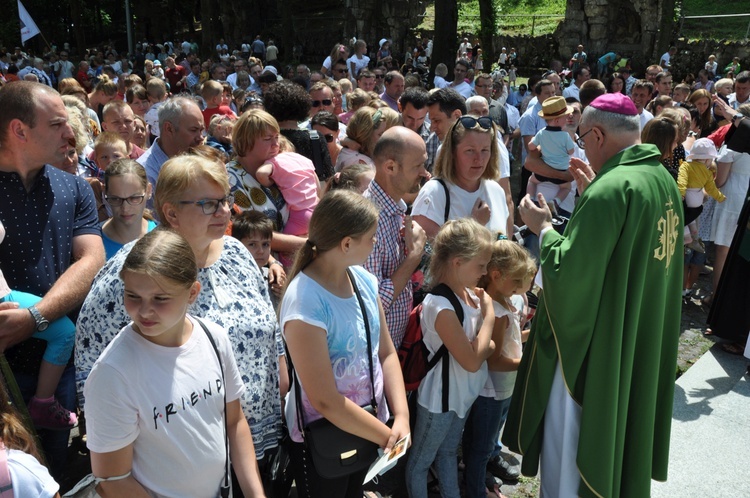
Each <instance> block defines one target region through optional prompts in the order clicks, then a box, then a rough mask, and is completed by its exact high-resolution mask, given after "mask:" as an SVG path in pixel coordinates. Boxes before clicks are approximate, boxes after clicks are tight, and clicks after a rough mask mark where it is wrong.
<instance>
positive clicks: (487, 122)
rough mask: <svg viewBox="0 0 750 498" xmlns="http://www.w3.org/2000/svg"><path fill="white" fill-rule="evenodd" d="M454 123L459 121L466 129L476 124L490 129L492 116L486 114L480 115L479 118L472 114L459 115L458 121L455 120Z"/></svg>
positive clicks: (474, 126)
mask: <svg viewBox="0 0 750 498" xmlns="http://www.w3.org/2000/svg"><path fill="white" fill-rule="evenodd" d="M456 123H461V126H463V127H464V128H466V129H467V130H471V129H473V128H476V127H477V125H478V126H479V127H480V128H482V129H483V130H491V129H492V118H490V117H487V116H482V117H481V118H475V117H473V116H461V117H460V118H458V121H456Z"/></svg>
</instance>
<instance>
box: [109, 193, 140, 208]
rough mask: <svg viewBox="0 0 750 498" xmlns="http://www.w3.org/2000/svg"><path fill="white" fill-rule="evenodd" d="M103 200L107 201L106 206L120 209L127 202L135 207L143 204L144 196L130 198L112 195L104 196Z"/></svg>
mask: <svg viewBox="0 0 750 498" xmlns="http://www.w3.org/2000/svg"><path fill="white" fill-rule="evenodd" d="M104 198H105V199H106V200H107V204H109V205H110V206H112V207H120V206H122V203H123V202H127V203H128V204H130V205H131V206H137V205H139V204H142V203H143V199H145V198H146V194H140V195H131V196H130V197H116V196H114V195H105V196H104Z"/></svg>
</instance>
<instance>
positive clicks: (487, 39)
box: [479, 0, 496, 73]
mask: <svg viewBox="0 0 750 498" xmlns="http://www.w3.org/2000/svg"><path fill="white" fill-rule="evenodd" d="M492 4H493V1H492V0H479V16H480V20H481V22H482V28H481V29H480V30H479V38H480V40H481V41H482V62H483V63H484V68H485V69H484V70H483V72H485V73H489V72H490V71H491V70H492V63H493V62H495V47H494V46H493V44H492V39H493V38H494V36H495V26H496V24H495V8H494V7H493V5H492Z"/></svg>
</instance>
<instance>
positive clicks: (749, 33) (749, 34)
mask: <svg viewBox="0 0 750 498" xmlns="http://www.w3.org/2000/svg"><path fill="white" fill-rule="evenodd" d="M720 17H750V13H748V14H716V15H707V16H680V32H682V26H683V22H684V20H685V19H717V18H720ZM748 38H750V21H748V23H747V31H745V40H747V39H748Z"/></svg>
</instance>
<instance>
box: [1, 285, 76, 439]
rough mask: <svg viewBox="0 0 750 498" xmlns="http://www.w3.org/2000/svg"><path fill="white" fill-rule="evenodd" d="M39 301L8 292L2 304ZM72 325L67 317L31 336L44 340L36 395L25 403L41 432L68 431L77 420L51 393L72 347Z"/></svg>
mask: <svg viewBox="0 0 750 498" xmlns="http://www.w3.org/2000/svg"><path fill="white" fill-rule="evenodd" d="M41 300H42V298H40V297H39V296H35V295H33V294H28V293H26V292H18V291H11V293H10V294H8V295H7V296H5V297H4V298H3V299H2V300H1V301H2V302H15V303H18V306H19V307H20V308H28V307H30V306H34V305H35V304H37V303H38V302H39V301H41ZM75 332H76V326H75V324H74V323H73V322H72V321H71V320H70V319H69V318H67V317H62V318H59V319H57V320H55V321H54V322H50V324H49V327H47V330H45V331H43V332H36V333H34V335H33V336H32V337H35V338H37V339H42V340H44V341H47V349H45V351H44V356H43V359H42V363H41V366H40V367H39V377H38V380H37V385H36V392H35V394H34V396H33V397H32V398H31V400H30V401H29V403H28V404H29V413H30V415H31V418H32V420H33V421H34V423H35V424H36V425H37V426H38V427H41V428H44V429H70V428H72V427H75V425H76V422H77V417H76V415H75V414H74V413H71V412H70V411H69V410H67V409H65V408H63V407H62V406H61V405H60V404H59V403H58V402H57V401H55V399H54V396H55V391H56V390H57V386H58V384H59V383H60V378H61V377H62V374H63V372H64V371H65V367H66V365H67V364H68V360H70V355H71V354H72V352H73V346H74V345H75Z"/></svg>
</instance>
